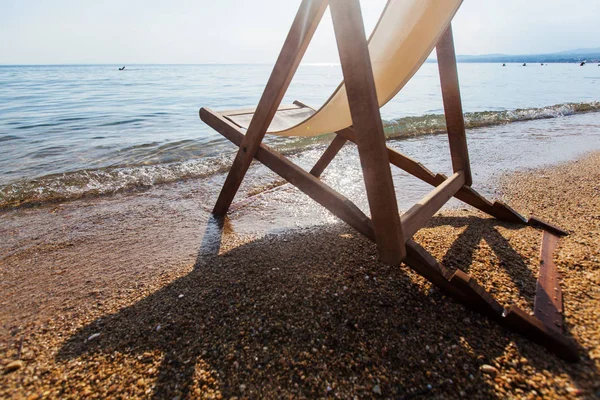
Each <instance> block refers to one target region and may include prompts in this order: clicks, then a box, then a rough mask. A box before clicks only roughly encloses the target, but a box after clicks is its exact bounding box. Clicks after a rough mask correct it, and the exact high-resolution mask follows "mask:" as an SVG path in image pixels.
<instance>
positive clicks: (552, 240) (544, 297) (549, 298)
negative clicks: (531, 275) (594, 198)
mask: <svg viewBox="0 0 600 400" xmlns="http://www.w3.org/2000/svg"><path fill="white" fill-rule="evenodd" d="M558 241H559V238H558V237H557V236H555V235H553V234H551V233H549V232H546V231H544V232H542V246H541V249H540V272H539V275H538V280H537V288H536V292H535V301H534V306H533V309H534V315H535V316H536V318H537V319H539V320H540V321H542V322H543V323H544V324H546V325H547V326H548V327H550V328H552V329H554V330H556V331H558V332H562V320H563V318H562V310H563V303H562V292H561V290H560V284H559V282H558V271H557V269H556V265H555V264H554V260H553V259H552V255H553V254H554V250H556V246H557V245H558Z"/></svg>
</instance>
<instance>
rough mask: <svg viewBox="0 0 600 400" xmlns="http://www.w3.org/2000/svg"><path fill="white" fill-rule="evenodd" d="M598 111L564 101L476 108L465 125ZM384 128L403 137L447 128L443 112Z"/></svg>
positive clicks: (591, 105)
mask: <svg viewBox="0 0 600 400" xmlns="http://www.w3.org/2000/svg"><path fill="white" fill-rule="evenodd" d="M593 111H600V102H598V101H594V102H590V103H565V104H556V105H553V106H547V107H540V108H523V109H516V110H504V111H478V112H468V113H465V127H466V128H467V129H474V128H481V127H485V126H493V125H502V124H508V123H511V122H522V121H532V120H536V119H547V118H556V117H562V116H567V115H573V114H580V113H586V112H593ZM384 130H385V133H386V136H387V137H389V138H402V137H410V136H419V135H426V134H434V133H445V132H446V120H445V118H444V115H443V114H427V115H421V116H418V117H403V118H398V119H394V120H388V121H384Z"/></svg>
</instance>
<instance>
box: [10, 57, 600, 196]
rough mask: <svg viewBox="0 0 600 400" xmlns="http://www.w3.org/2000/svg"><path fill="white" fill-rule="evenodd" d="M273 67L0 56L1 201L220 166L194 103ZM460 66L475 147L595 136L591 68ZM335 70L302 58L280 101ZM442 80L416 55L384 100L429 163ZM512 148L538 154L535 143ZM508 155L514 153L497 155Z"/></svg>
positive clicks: (597, 78)
mask: <svg viewBox="0 0 600 400" xmlns="http://www.w3.org/2000/svg"><path fill="white" fill-rule="evenodd" d="M270 70H271V66H269V65H220V66H217V65H199V66H191V65H190V66H167V65H158V66H149V65H140V66H129V67H128V68H127V69H126V70H125V71H118V70H117V66H4V67H0V146H1V148H2V152H0V207H7V206H14V205H19V204H27V203H44V202H47V201H64V200H68V199H73V198H78V197H81V196H95V195H102V194H108V193H114V192H118V191H123V190H131V189H139V188H147V187H150V186H153V185H157V184H161V183H168V182H176V181H180V180H185V179H190V178H199V177H206V176H210V175H213V174H215V173H219V172H222V171H224V170H225V169H226V168H227V167H228V165H230V159H231V156H232V154H233V151H235V148H234V147H233V146H231V145H230V144H229V143H228V142H227V141H225V140H224V139H223V138H222V137H221V136H220V135H219V134H217V133H215V132H214V131H212V130H211V129H210V128H209V127H207V126H206V125H204V124H203V123H202V122H201V121H200V120H199V118H198V114H197V112H198V109H199V108H200V107H202V106H205V107H211V108H214V109H231V108H237V107H248V106H250V107H251V106H254V105H256V103H257V102H258V98H259V97H260V94H261V91H262V89H263V87H264V84H265V82H266V80H267V78H268V75H269V73H270ZM459 74H460V80H461V90H462V97H463V106H464V110H465V112H466V113H467V115H466V120H467V126H468V127H471V128H476V127H481V126H488V127H489V128H485V129H482V130H479V129H471V130H470V131H469V144H470V146H471V152H472V153H474V154H473V155H472V157H476V155H475V154H476V152H477V151H484V152H487V151H490V152H492V153H493V152H494V150H495V149H494V148H493V147H496V146H509V145H511V144H510V143H511V142H515V143H523V142H524V141H525V142H527V143H529V146H532V147H533V148H540V147H542V146H545V145H546V143H549V142H552V143H556V144H557V145H558V144H560V145H559V147H561V149H562V150H564V152H566V153H569V154H570V153H571V152H577V151H579V150H578V149H579V144H578V143H579V142H587V143H588V145H589V147H590V149H592V148H596V147H597V143H598V141H599V139H598V136H597V135H596V134H594V133H590V132H589V131H590V130H591V131H594V126H595V124H596V123H595V122H594V120H596V121H597V120H598V119H599V118H600V117H599V116H600V113H598V112H595V111H597V110H599V109H600V103H598V100H600V95H598V93H600V90H599V89H600V68H592V67H591V66H590V67H579V66H578V65H575V64H551V65H546V66H535V65H531V66H528V67H520V66H518V65H511V64H509V65H508V66H507V67H501V66H500V65H496V64H459ZM340 76H341V73H340V68H339V66H337V65H304V66H301V67H300V69H299V72H298V75H297V77H296V78H295V80H294V82H293V83H292V87H291V89H290V91H289V92H288V95H287V96H286V99H285V100H284V101H285V102H288V103H289V102H292V101H293V100H295V99H299V100H302V101H303V102H306V103H308V104H311V105H313V106H318V105H319V104H320V103H322V101H323V100H325V99H326V98H327V97H328V96H329V94H330V93H331V91H332V90H333V89H334V88H335V86H336V85H337V83H338V82H339V79H340ZM439 90H440V89H439V82H438V75H437V65H435V64H425V65H424V66H423V67H422V68H421V70H420V71H419V72H418V74H417V75H416V76H415V78H414V79H413V80H411V81H410V82H409V84H408V85H407V87H406V88H405V89H404V90H403V91H402V92H401V93H400V95H399V96H397V98H395V99H394V100H392V101H391V102H390V103H389V104H388V105H386V106H385V107H384V108H383V109H382V117H383V118H384V119H385V120H386V124H385V125H386V133H387V134H388V136H390V137H391V138H405V140H402V141H398V142H394V141H392V146H399V147H400V148H402V150H403V151H404V152H406V153H407V154H411V155H413V156H415V157H416V158H418V159H419V160H421V161H423V162H424V163H425V164H428V165H432V169H435V168H434V166H435V164H436V163H437V162H438V161H437V160H438V159H439V157H438V155H437V154H438V153H436V152H433V153H432V149H434V148H437V147H438V146H439V147H440V155H441V154H446V153H447V152H442V150H443V149H444V146H445V144H441V143H444V142H443V140H444V139H443V137H442V136H422V137H415V136H419V135H423V134H428V133H432V132H439V131H441V130H443V129H444V120H443V118H442V117H441V115H440V114H441V113H442V102H441V96H440V93H439ZM590 111H591V112H592V113H591V114H586V115H588V116H587V117H584V119H585V120H586V121H587V122H585V126H586V131H585V132H584V131H583V130H578V129H577V127H573V126H572V125H573V124H575V125H577V122H572V123H571V122H568V121H570V119H569V118H574V117H569V118H562V117H563V116H566V115H576V116H577V117H579V116H580V115H579V114H581V113H583V112H590ZM540 118H556V121H555V122H554V123H552V122H545V121H538V123H539V125H535V126H538V127H539V128H532V129H531V130H529V129H526V130H523V129H521V128H518V127H517V125H519V124H511V125H509V126H510V127H506V128H502V126H500V127H494V126H496V125H502V124H506V123H512V122H515V121H524V120H532V119H533V120H535V119H540ZM575 121H580V119H576V120H575ZM563 125H564V126H568V127H570V128H569V129H573V136H572V137H571V139H569V140H564V139H563V136H562V135H563V132H562V129H563V128H562V127H563ZM481 132H484V133H485V132H489V135H487V134H482V133H481ZM490 135H509V136H508V137H507V138H506V139H501V138H495V137H494V138H492V137H491V136H490ZM510 135H513V136H514V137H512V136H510ZM523 135H526V136H528V137H527V138H524V137H522V136H523ZM580 135H583V136H580ZM590 135H591V136H590ZM549 136H551V137H552V138H549ZM554 136H556V138H553V137H554ZM266 141H267V142H268V143H269V144H270V145H273V146H275V147H277V148H279V149H280V150H282V151H285V152H287V153H297V152H298V151H299V150H301V149H303V148H304V146H306V145H308V146H309V147H310V148H313V149H318V150H321V149H322V146H323V143H325V141H324V139H323V138H320V139H319V138H318V139H316V140H311V141H308V142H307V141H305V140H294V139H291V140H282V139H279V138H272V137H267V138H266ZM498 141H500V143H498ZM478 148H479V149H480V150H477V149H478ZM444 150H445V149H444ZM313 152H314V154H315V156H316V150H308V151H307V152H306V154H305V155H298V157H299V158H300V159H306V160H313V158H314V157H313V156H312V154H313ZM557 156H558V157H559V158H560V155H557ZM311 157H312V158H311ZM518 157H527V158H528V159H531V158H534V159H537V158H536V157H538V153H537V152H536V151H530V152H529V153H527V154H526V155H524V154H519V155H517V154H515V155H514V158H518ZM551 158H556V157H551ZM473 161H474V162H475V161H477V159H476V158H473ZM539 161H544V162H546V161H547V160H542V159H539ZM306 162H308V161H306ZM482 162H483V160H482ZM507 162H510V163H513V162H514V161H507V160H503V161H500V164H502V163H507ZM503 165H504V167H507V165H506V164H503ZM479 173H480V172H479Z"/></svg>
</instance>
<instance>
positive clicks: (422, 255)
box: [200, 0, 577, 360]
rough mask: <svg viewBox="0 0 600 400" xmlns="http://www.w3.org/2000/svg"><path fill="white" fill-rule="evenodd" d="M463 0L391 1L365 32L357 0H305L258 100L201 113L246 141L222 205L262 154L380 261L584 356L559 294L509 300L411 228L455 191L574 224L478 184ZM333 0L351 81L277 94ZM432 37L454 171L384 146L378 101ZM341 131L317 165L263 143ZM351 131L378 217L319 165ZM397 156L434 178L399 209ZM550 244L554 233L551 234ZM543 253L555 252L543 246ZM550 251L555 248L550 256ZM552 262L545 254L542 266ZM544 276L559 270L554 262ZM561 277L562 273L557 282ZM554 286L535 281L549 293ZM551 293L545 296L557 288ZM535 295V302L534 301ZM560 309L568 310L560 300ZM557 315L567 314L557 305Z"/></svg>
mask: <svg viewBox="0 0 600 400" xmlns="http://www.w3.org/2000/svg"><path fill="white" fill-rule="evenodd" d="M461 2H462V0H444V1H435V0H389V1H388V3H387V5H386V7H385V9H384V11H383V13H382V15H381V17H380V19H379V22H378V23H377V25H376V27H375V29H374V31H373V33H372V35H371V37H370V38H369V39H368V40H367V38H366V36H365V30H364V25H363V20H362V15H361V10H360V5H359V0H329V1H327V0H303V1H302V3H301V5H300V7H299V10H298V12H297V14H296V17H295V19H294V22H293V23H292V27H291V29H290V31H289V33H288V36H287V38H286V40H285V42H284V45H283V48H282V50H281V53H280V55H279V57H278V59H277V61H276V63H275V67H274V69H273V72H272V73H271V76H270V78H269V80H268V82H267V85H266V88H265V90H264V92H263V94H262V97H261V98H260V101H259V103H258V106H257V107H256V108H255V109H249V110H248V109H246V110H230V111H221V112H217V111H212V110H210V109H207V108H202V109H200V118H201V119H202V121H204V122H205V123H206V124H208V125H209V126H211V127H212V128H213V129H215V130H216V131H217V132H219V133H221V134H222V135H223V136H225V137H226V138H227V139H229V140H230V141H231V142H233V143H234V144H235V145H237V146H238V147H239V150H238V152H237V155H236V157H235V159H234V161H233V166H232V167H231V170H230V172H229V174H228V175H227V178H226V180H225V183H224V185H223V188H222V190H221V192H220V195H219V197H218V200H217V203H216V205H215V207H214V211H213V212H214V214H216V215H224V214H225V213H227V211H228V209H229V207H230V205H231V203H232V201H233V199H234V196H235V194H236V192H237V190H238V188H239V187H240V184H241V182H242V180H243V178H244V175H245V174H246V171H247V170H248V168H249V166H250V163H251V162H252V160H253V159H254V158H255V159H257V160H258V161H260V162H261V163H263V164H264V165H265V166H267V167H268V168H270V169H271V170H273V171H274V172H275V173H277V174H278V175H280V176H281V177H282V178H284V179H285V180H287V181H288V182H289V183H291V184H292V185H294V186H296V187H297V188H298V189H300V190H301V191H302V192H304V193H305V194H307V195H308V196H310V197H311V198H312V199H313V200H315V201H316V202H317V203H319V204H321V205H322V206H323V207H325V208H327V209H328V210H329V211H330V212H332V213H333V214H335V215H336V216H337V217H339V218H340V219H341V220H343V221H345V222H346V223H347V224H349V225H350V226H352V227H353V228H354V229H356V230H357V231H359V232H360V233H362V234H363V235H365V236H366V237H367V238H369V239H371V240H373V241H374V242H375V243H376V245H377V249H378V254H379V257H380V259H381V261H382V262H384V263H387V264H392V265H398V264H399V263H400V262H404V263H405V264H406V265H408V266H409V267H410V268H412V269H413V270H415V271H416V272H418V273H419V274H421V275H422V276H423V277H425V278H426V279H428V280H429V281H431V282H432V283H433V284H435V285H437V286H438V287H440V288H441V289H442V290H444V291H445V292H447V293H449V294H450V295H452V296H454V297H455V298H457V299H458V300H460V301H462V302H464V303H466V304H468V305H470V306H471V307H473V308H475V309H477V310H478V311H480V312H482V313H484V314H487V315H489V316H491V317H492V318H495V319H496V320H498V321H499V322H501V323H502V324H503V325H506V326H508V327H509V328H511V329H513V330H515V331H518V332H520V333H523V334H525V335H526V336H528V337H529V338H530V339H533V340H535V341H537V342H539V343H541V344H543V345H545V346H546V347H548V348H549V349H550V350H552V351H554V352H556V353H557V354H558V355H560V356H562V357H564V358H566V359H571V360H573V359H576V358H577V350H576V347H575V345H574V343H573V342H572V341H571V340H570V339H568V338H567V337H566V336H564V335H563V334H562V332H561V330H560V327H559V325H560V323H559V321H558V319H557V317H556V312H553V310H554V311H556V310H559V308H561V307H562V305H561V304H558V302H557V301H554V300H556V299H557V296H556V294H555V293H554V294H552V296H550V295H547V296H546V298H544V299H545V300H544V301H545V303H552V304H553V308H552V307H551V308H552V310H548V309H547V307H545V306H544V305H542V304H541V303H542V302H544V301H540V302H539V304H540V307H539V308H540V310H542V311H540V312H539V313H538V312H536V314H535V315H533V316H532V315H529V314H527V313H525V312H524V311H522V310H521V309H519V308H518V307H516V306H511V307H508V308H504V307H502V306H501V305H499V304H498V302H496V300H494V299H493V298H492V296H491V295H490V294H489V293H487V292H485V290H484V289H483V288H482V287H481V286H479V285H478V284H477V283H476V282H475V281H474V280H473V279H472V278H471V277H470V276H469V275H467V274H465V273H463V272H462V271H460V270H457V271H456V272H455V273H450V271H449V270H447V269H446V268H444V267H443V266H442V265H441V264H439V263H438V262H437V261H436V260H435V259H434V257H433V256H431V255H430V254H429V253H428V252H427V251H426V250H425V249H424V248H423V247H421V246H420V245H418V244H417V243H416V242H415V241H413V240H412V239H411V238H412V236H413V235H414V234H415V233H416V232H417V231H418V230H419V229H421V228H422V227H423V226H424V225H425V224H426V223H427V221H428V220H429V219H430V218H431V217H432V216H433V215H434V214H435V213H436V212H437V211H438V210H439V209H440V208H441V207H442V206H443V205H444V204H445V203H446V202H447V201H448V200H449V199H450V198H452V197H456V198H458V199H460V200H462V201H463V202H466V203H467V204H470V205H471V206H473V207H475V208H477V209H479V210H481V211H483V212H485V213H487V214H489V215H491V216H493V217H496V218H498V219H500V220H503V221H508V222H512V223H518V224H529V225H535V226H537V227H540V228H542V229H544V230H545V231H546V232H547V233H548V234H551V235H552V237H557V236H556V235H562V234H566V232H564V231H562V230H561V229H559V228H557V227H554V226H552V225H550V224H547V223H545V222H543V221H541V220H538V219H536V218H530V219H526V218H524V217H523V216H521V215H520V214H518V213H517V212H516V211H514V210H513V209H511V208H510V207H508V206H507V205H506V204H504V203H502V202H500V201H495V202H490V201H488V200H487V199H485V198H484V197H483V196H481V195H480V194H479V193H477V192H476V191H475V190H473V189H472V188H471V183H472V179H471V167H470V164H469V154H468V149H467V140H466V135H465V126H464V119H463V113H462V105H461V99H460V91H459V85H458V74H457V68H456V56H455V52H454V43H453V37H452V28H451V20H452V18H453V17H454V15H455V13H456V11H457V10H458V8H459V7H460V4H461ZM328 5H329V7H330V11H331V16H332V19H333V27H334V32H335V37H336V41H337V46H338V50H339V55H340V62H341V67H342V73H343V78H344V81H343V82H342V83H341V84H340V85H339V86H338V87H337V89H336V90H335V91H334V93H333V94H332V95H331V97H330V98H329V99H328V100H327V101H326V102H325V104H324V105H323V106H321V108H319V109H317V110H315V109H313V108H311V107H309V106H307V105H305V104H303V103H301V102H298V101H296V102H294V104H292V105H285V106H282V105H281V104H280V103H281V101H282V98H283V96H284V94H285V92H286V91H287V88H288V86H289V84H290V82H291V80H292V78H293V76H294V74H295V72H296V69H297V67H298V65H299V63H300V61H301V59H302V57H303V55H304V52H305V50H306V48H307V47H308V44H309V42H310V40H311V38H312V36H313V34H314V32H315V30H316V28H317V26H318V24H319V23H320V20H321V18H322V16H323V13H324V12H325V10H326V8H327V6H328ZM434 47H435V48H436V52H437V59H438V66H439V73H440V81H441V89H442V97H443V104H444V113H445V117H446V125H447V131H448V138H449V145H450V154H451V159H452V168H453V171H454V173H453V174H452V175H451V176H450V177H447V176H444V175H442V174H434V173H432V172H431V171H429V170H428V169H427V168H425V167H424V166H423V165H421V164H420V163H419V162H417V161H415V160H413V159H411V158H409V157H407V156H405V155H404V154H401V153H400V152H397V151H395V150H392V149H390V148H388V147H387V146H386V142H385V136H384V131H383V124H382V121H381V116H380V112H379V108H380V107H381V106H383V105H384V104H386V103H387V102H388V101H389V100H390V99H392V98H393V97H394V96H395V95H396V94H397V93H398V92H399V91H400V90H401V89H402V87H403V86H404V85H405V84H406V83H407V82H408V81H409V79H410V78H411V77H412V76H413V75H414V74H415V73H416V71H417V70H418V69H419V68H420V66H421V65H422V64H423V62H424V61H425V60H426V58H427V56H428V55H429V54H430V53H431V51H432V50H433V48H434ZM333 132H335V134H336V135H335V137H334V139H333V140H332V142H331V144H330V145H329V146H328V148H327V149H326V150H325V152H324V154H323V155H322V156H321V158H320V159H319V160H318V161H317V163H316V164H315V166H314V167H313V168H312V170H311V171H310V172H307V171H305V170H303V169H302V168H300V167H299V166H297V165H295V164H294V163H292V162H291V161H290V160H288V159H286V158H285V157H284V156H282V155H281V154H279V153H278V152H276V151H275V150H273V149H271V148H269V147H268V146H266V145H264V144H262V143H261V142H262V139H263V138H264V136H265V134H267V133H269V134H275V135H280V136H316V135H322V134H325V133H333ZM347 142H352V143H355V144H356V146H357V147H358V153H359V158H360V163H361V166H362V171H363V175H364V181H365V187H366V190H367V199H368V204H369V208H370V212H371V218H369V217H367V216H366V215H365V214H364V213H363V212H362V211H361V210H360V209H359V208H358V207H356V206H355V205H354V204H353V203H352V202H351V201H350V200H348V199H347V198H346V197H344V196H342V195H341V194H340V193H338V192H336V191H335V190H333V189H332V188H331V187H329V186H327V185H326V184H325V183H323V182H321V181H320V180H319V176H320V175H321V173H322V172H323V171H324V170H325V168H326V167H327V165H328V164H329V163H330V162H331V161H332V160H333V158H334V157H335V156H336V154H337V153H338V152H339V150H340V149H341V148H342V146H344V144H345V143H347ZM390 163H391V164H393V165H395V166H396V167H398V168H401V169H403V170H404V171H406V172H408V173H409V174H412V175H414V176H415V177H417V178H419V179H422V180H423V181H425V182H427V183H429V184H431V185H432V186H434V187H435V189H434V190H433V191H432V192H431V193H429V194H428V195H427V196H426V197H425V198H423V199H422V200H421V201H419V202H418V203H417V204H415V205H414V206H413V207H411V208H410V209H409V210H408V211H406V212H405V213H404V214H403V215H402V216H400V215H399V213H398V206H397V203H396V196H395V191H394V183H393V181H392V174H391V168H390ZM552 243H554V242H552ZM544 254H548V250H547V249H546V250H545V253H544ZM546 258H547V256H546ZM548 265H553V264H552V263H551V252H550V262H546V266H548ZM545 276H546V277H548V276H549V278H548V279H550V281H548V282H554V281H552V279H554V280H556V271H555V269H553V270H552V269H549V270H546V272H545ZM555 283H556V284H557V282H555ZM547 285H548V283H547V282H546V286H544V284H542V285H541V286H540V283H539V281H538V287H542V289H543V290H542V292H543V291H544V290H546V289H547ZM550 297H551V298H552V299H551V300H552V301H548V299H549V298H550ZM537 300H538V299H537V298H536V310H537V309H538V307H537V304H538V301H537ZM558 312H559V313H560V310H559V311H558ZM559 317H560V315H559Z"/></svg>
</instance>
